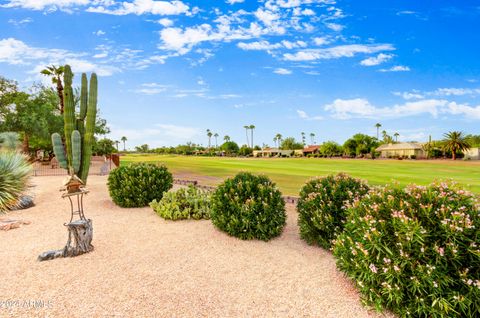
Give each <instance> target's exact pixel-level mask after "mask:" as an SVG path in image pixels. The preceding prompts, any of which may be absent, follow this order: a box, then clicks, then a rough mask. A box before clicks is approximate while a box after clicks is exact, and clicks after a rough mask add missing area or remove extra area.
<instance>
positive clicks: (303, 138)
mask: <svg viewBox="0 0 480 318" xmlns="http://www.w3.org/2000/svg"><path fill="white" fill-rule="evenodd" d="M302 143H303V145H304V146H305V145H306V142H305V133H304V132H303V131H302Z"/></svg>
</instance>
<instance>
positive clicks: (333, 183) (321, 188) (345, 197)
mask: <svg viewBox="0 0 480 318" xmlns="http://www.w3.org/2000/svg"><path fill="white" fill-rule="evenodd" d="M368 190H369V188H368V186H367V185H366V184H365V182H364V181H362V180H360V179H355V178H352V177H350V176H348V175H346V174H343V173H340V174H338V175H336V176H334V175H329V176H326V177H321V178H316V179H313V180H310V181H308V182H307V183H306V184H305V185H304V186H303V188H302V190H301V191H300V199H299V200H298V203H297V211H298V214H299V215H298V225H299V226H300V237H301V238H302V239H304V240H305V241H306V242H307V243H308V244H311V245H319V246H321V247H323V248H326V249H329V248H331V245H332V243H331V242H332V240H333V239H335V238H336V237H337V235H339V234H340V233H341V232H342V231H343V226H344V223H345V219H346V214H347V210H346V207H347V205H348V204H351V203H353V201H354V200H356V199H358V198H360V197H362V196H363V195H365V194H366V193H367V192H368Z"/></svg>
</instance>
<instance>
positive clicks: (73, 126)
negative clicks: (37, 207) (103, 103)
mask: <svg viewBox="0 0 480 318" xmlns="http://www.w3.org/2000/svg"><path fill="white" fill-rule="evenodd" d="M72 78H73V73H72V70H71V68H70V66H69V65H65V67H64V79H63V81H64V91H63V98H64V103H65V109H64V113H63V121H64V124H65V129H64V130H65V138H64V140H65V147H64V145H63V144H62V138H61V137H60V135H59V134H58V133H54V134H52V144H53V151H54V152H55V156H56V157H57V160H58V162H59V165H60V167H62V168H65V169H67V170H68V172H69V173H70V174H76V175H77V176H78V177H79V178H80V179H81V180H82V181H83V182H84V183H85V184H86V183H87V177H88V170H89V168H90V159H91V157H92V145H93V141H94V129H95V121H96V118H97V85H98V84H97V75H96V74H95V73H92V75H91V76H90V89H88V80H87V75H86V74H85V73H83V74H82V86H81V90H80V112H79V114H76V113H75V101H74V96H73V89H72Z"/></svg>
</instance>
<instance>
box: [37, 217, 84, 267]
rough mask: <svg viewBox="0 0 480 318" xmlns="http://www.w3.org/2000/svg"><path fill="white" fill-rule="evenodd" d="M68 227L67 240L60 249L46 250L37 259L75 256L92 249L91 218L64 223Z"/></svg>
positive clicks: (44, 259)
mask: <svg viewBox="0 0 480 318" xmlns="http://www.w3.org/2000/svg"><path fill="white" fill-rule="evenodd" d="M65 226H67V228H68V241H67V244H66V245H65V247H64V248H63V249H61V250H54V251H47V252H44V253H42V254H40V255H39V256H38V260H39V261H46V260H50V259H55V258H58V257H75V256H78V255H82V254H85V253H88V252H91V251H93V245H92V239H93V227H92V220H90V219H88V220H84V219H82V220H77V221H73V222H70V223H68V224H65Z"/></svg>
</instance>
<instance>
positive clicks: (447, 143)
mask: <svg viewBox="0 0 480 318" xmlns="http://www.w3.org/2000/svg"><path fill="white" fill-rule="evenodd" d="M443 137H444V139H443V142H444V145H443V148H444V150H446V151H451V152H452V160H455V159H457V151H465V150H468V149H470V144H469V143H468V141H467V140H466V139H465V137H464V136H463V133H462V132H460V131H450V132H448V133H446V134H443Z"/></svg>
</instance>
